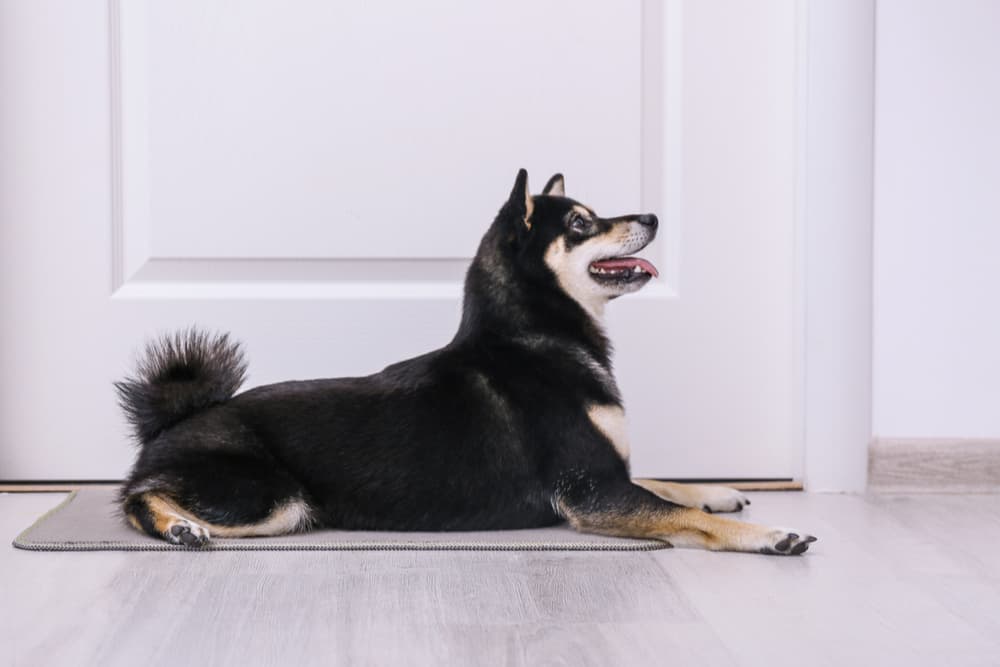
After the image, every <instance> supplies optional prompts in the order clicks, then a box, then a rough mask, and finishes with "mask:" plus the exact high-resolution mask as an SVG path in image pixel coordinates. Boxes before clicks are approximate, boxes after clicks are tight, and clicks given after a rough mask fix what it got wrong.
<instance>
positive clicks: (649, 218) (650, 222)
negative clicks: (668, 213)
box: [639, 213, 659, 229]
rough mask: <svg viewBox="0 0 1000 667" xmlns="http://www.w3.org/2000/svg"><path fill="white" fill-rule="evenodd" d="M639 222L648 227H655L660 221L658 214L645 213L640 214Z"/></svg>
mask: <svg viewBox="0 0 1000 667" xmlns="http://www.w3.org/2000/svg"><path fill="white" fill-rule="evenodd" d="M639 224H640V225H646V226H647V227H652V228H654V229H655V228H656V225H657V224H659V221H658V220H657V219H656V216H655V215H653V214H652V213H643V214H642V215H640V216H639Z"/></svg>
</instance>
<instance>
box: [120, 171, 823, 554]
mask: <svg viewBox="0 0 1000 667" xmlns="http://www.w3.org/2000/svg"><path fill="white" fill-rule="evenodd" d="M656 227H657V220H656V217H655V216H653V215H626V216H621V217H617V218H601V217H599V216H598V215H597V214H596V213H594V211H592V210H591V209H590V208H588V207H586V206H583V205H582V204H580V203H578V202H576V201H574V200H572V199H569V198H567V197H566V196H565V192H564V185H563V179H562V176H560V175H556V176H554V177H553V178H552V179H551V180H550V181H549V183H548V184H547V185H546V187H545V190H544V192H543V193H542V194H541V195H538V196H531V195H530V193H529V192H528V188H527V174H526V172H525V171H524V170H521V172H520V173H519V174H518V176H517V180H516V182H515V184H514V189H513V191H512V192H511V195H510V198H509V199H508V201H507V202H506V203H505V204H504V205H503V207H502V208H501V209H500V212H499V214H498V215H497V217H496V219H495V220H494V221H493V224H492V225H491V226H490V228H489V230H488V231H487V232H486V235H485V236H484V237H483V240H482V242H481V244H480V246H479V251H478V253H477V254H476V258H475V260H474V261H473V262H472V265H471V267H470V268H469V271H468V275H467V277H466V281H465V300H464V304H463V312H462V321H461V324H460V325H459V328H458V333H456V334H455V337H454V339H452V341H451V342H450V343H448V344H447V345H446V346H444V347H443V348H441V349H439V350H436V351H434V352H430V353H428V354H425V355H423V356H420V357H417V358H415V359H410V360H408V361H403V362H400V363H397V364H394V365H392V366H389V367H388V368H386V369H385V370H383V371H382V372H380V373H376V374H374V375H370V376H368V377H358V378H340V379H332V380H309V381H302V382H283V383H280V384H273V385H267V386H262V387H257V388H255V389H252V390H249V391H246V392H244V393H242V394H239V395H234V394H235V393H236V390H237V389H238V388H239V386H240V384H241V382H242V380H243V376H244V371H245V364H244V361H243V357H242V354H241V352H240V350H239V347H238V345H236V344H234V343H232V342H230V341H229V340H228V338H227V337H226V336H219V337H211V336H207V335H205V334H201V333H197V332H194V331H192V332H186V333H182V334H178V335H176V336H173V337H168V338H165V339H163V340H161V341H158V342H156V343H153V344H151V345H150V346H149V348H148V350H147V355H146V357H145V358H144V360H143V361H142V362H141V364H140V367H139V369H138V371H137V373H136V375H135V377H133V378H130V379H126V380H124V381H122V382H120V383H118V384H117V385H116V386H117V388H118V390H119V392H120V395H121V399H122V404H123V406H124V408H125V410H126V412H127V414H128V416H129V418H130V420H131V422H132V423H133V425H134V427H135V430H136V434H137V437H138V440H139V442H140V444H141V449H140V453H139V456H138V460H137V461H136V464H135V467H134V469H133V470H132V473H131V474H130V476H129V478H128V480H127V482H126V483H125V485H124V487H123V489H122V492H121V502H122V507H123V509H124V512H125V515H126V517H127V518H128V520H129V522H131V523H132V525H133V526H135V527H136V528H138V529H140V530H142V531H145V532H146V533H149V534H150V535H154V536H156V537H160V538H162V539H164V540H167V541H169V542H172V543H176V544H182V545H187V546H191V547H198V546H201V545H204V544H206V543H207V541H208V540H209V539H210V538H211V537H215V536H218V537H249V536H256V535H278V534H283V533H290V532H294V531H303V530H308V529H310V528H316V527H332V528H340V529H369V530H372V529H375V530H435V531H437V530H484V529H502V528H529V527H534V526H547V525H551V524H555V523H558V522H560V521H564V520H565V521H568V522H569V524H570V525H571V526H572V527H574V528H576V529H577V530H580V531H585V532H594V533H602V534H606V535H620V536H628V537H643V538H656V539H659V540H664V541H666V542H669V543H670V544H673V545H675V546H691V547H701V548H706V549H717V550H734V551H749V552H757V553H768V554H801V553H802V552H804V551H805V550H806V549H807V548H808V546H809V543H810V542H812V541H814V540H815V538H813V537H811V536H808V535H805V534H797V533H794V532H791V531H788V530H783V529H776V528H768V527H764V526H758V525H753V524H749V523H743V522H740V521H734V520H731V519H725V518H721V517H719V516H715V515H714V514H712V513H711V512H729V511H737V510H740V509H742V508H743V506H744V504H746V503H748V502H749V501H747V500H746V498H745V497H744V496H743V495H742V494H740V493H739V492H738V491H735V490H733V489H727V488H721V487H710V486H694V485H680V484H670V483H665V482H657V481H651V480H632V479H631V478H630V477H629V466H628V448H627V444H626V440H625V425H624V413H623V410H622V401H621V397H620V395H619V393H618V388H617V386H616V385H615V379H614V376H613V374H612V371H611V358H610V353H611V352H610V346H609V344H608V340H607V338H606V337H605V334H604V330H603V328H602V324H601V320H602V314H603V310H604V306H605V304H606V303H607V302H608V301H609V300H610V299H613V298H615V297H618V296H621V295H623V294H627V293H629V292H634V291H636V290H638V289H640V288H641V287H642V286H643V285H645V284H646V283H647V282H648V281H649V280H650V279H651V278H652V277H653V276H655V275H656V269H655V268H654V267H653V265H652V264H650V263H649V262H647V261H646V260H644V259H640V258H635V257H630V255H631V254H632V253H635V252H637V251H639V250H641V249H642V248H644V247H645V246H646V245H648V244H649V243H650V242H651V241H652V240H653V238H654V237H655V236H656ZM706 510H707V511H706Z"/></svg>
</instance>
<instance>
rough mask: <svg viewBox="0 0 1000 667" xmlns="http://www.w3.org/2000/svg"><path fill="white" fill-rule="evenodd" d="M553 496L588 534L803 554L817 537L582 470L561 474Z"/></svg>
mask: <svg viewBox="0 0 1000 667" xmlns="http://www.w3.org/2000/svg"><path fill="white" fill-rule="evenodd" d="M553 500H554V503H553V504H554V506H555V507H556V508H557V510H558V511H559V513H560V514H562V516H563V517H565V518H566V519H567V520H568V521H569V523H570V525H571V526H573V528H575V529H577V530H579V531H581V532H585V533H599V534H602V535H615V536H618V537H635V538H653V539H658V540H663V541H664V542H668V543H669V544H671V545H673V546H677V547H695V548H701V549H710V550H713V551H745V552H752V553H765V554H778V555H798V554H801V553H803V552H804V551H806V549H808V548H809V544H810V543H812V542H815V541H816V538H815V537H813V536H811V535H806V534H804V533H802V532H798V531H790V530H786V529H783V528H771V527H767V526H760V525H756V524H752V523H744V522H742V521H735V520H733V519H725V518H722V517H718V516H714V515H712V514H707V513H705V512H703V511H701V510H699V509H693V508H689V507H682V506H680V505H677V504H675V503H672V502H669V501H667V500H664V499H662V498H660V497H659V496H657V495H655V494H653V493H652V492H649V491H647V490H645V489H644V488H641V487H639V486H637V485H635V484H633V483H631V481H629V480H624V479H618V478H600V477H593V476H590V475H588V474H587V473H583V472H578V473H574V474H570V475H567V476H565V477H564V478H562V479H560V480H559V483H558V487H557V490H556V494H555V497H554V499H553Z"/></svg>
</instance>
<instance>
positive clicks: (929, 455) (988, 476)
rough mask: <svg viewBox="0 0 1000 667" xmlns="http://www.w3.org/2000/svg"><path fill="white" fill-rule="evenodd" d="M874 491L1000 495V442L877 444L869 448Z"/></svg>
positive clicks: (946, 440) (870, 480)
mask: <svg viewBox="0 0 1000 667" xmlns="http://www.w3.org/2000/svg"><path fill="white" fill-rule="evenodd" d="M868 490H869V491H871V492H873V493H1000V439H997V440H993V439H988V440H987V439H983V440H972V439H962V438H951V439H949V438H880V439H877V440H875V441H873V442H872V443H871V445H870V446H869V448H868Z"/></svg>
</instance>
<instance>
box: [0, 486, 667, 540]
mask: <svg viewBox="0 0 1000 667" xmlns="http://www.w3.org/2000/svg"><path fill="white" fill-rule="evenodd" d="M115 492H116V490H115V489H113V488H85V489H81V490H79V491H74V492H73V493H71V494H69V496H68V497H67V498H66V500H64V501H63V502H62V503H60V504H59V505H58V506H57V507H55V508H54V509H52V510H50V511H49V512H47V513H46V514H45V515H43V516H42V517H41V518H40V519H38V520H37V521H36V522H35V523H34V524H32V525H31V526H30V527H28V528H27V529H26V530H25V531H24V532H22V533H21V534H20V535H18V536H17V538H16V539H15V540H14V546H15V547H17V548H18V549H28V550H31V551H357V550H380V551H385V550H418V551H437V550H442V551H444V550H458V551H561V550H565V551H648V550H652V549H662V548H664V547H665V546H666V545H665V544H664V543H663V542H658V541H655V540H631V539H622V538H616V537H602V536H600V535H585V534H582V533H577V532H575V531H573V530H572V529H570V528H567V527H565V526H556V527H553V528H534V529H530V530H496V531H476V532H450V533H396V532H374V531H371V532H370V531H348V530H317V531H313V532H310V533H300V534H296V535H283V536H281V537H251V538H243V539H213V540H212V541H211V542H210V543H209V545H208V546H207V547H203V548H201V549H189V548H187V547H181V546H175V545H172V544H168V543H166V542H164V541H162V540H158V539H154V538H152V537H149V536H147V535H144V534H142V533H139V532H138V531H136V530H135V529H133V528H132V527H131V526H129V525H128V524H127V523H126V522H125V521H124V519H122V518H121V516H120V514H119V513H118V508H117V506H116V505H115V503H114V499H115Z"/></svg>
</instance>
